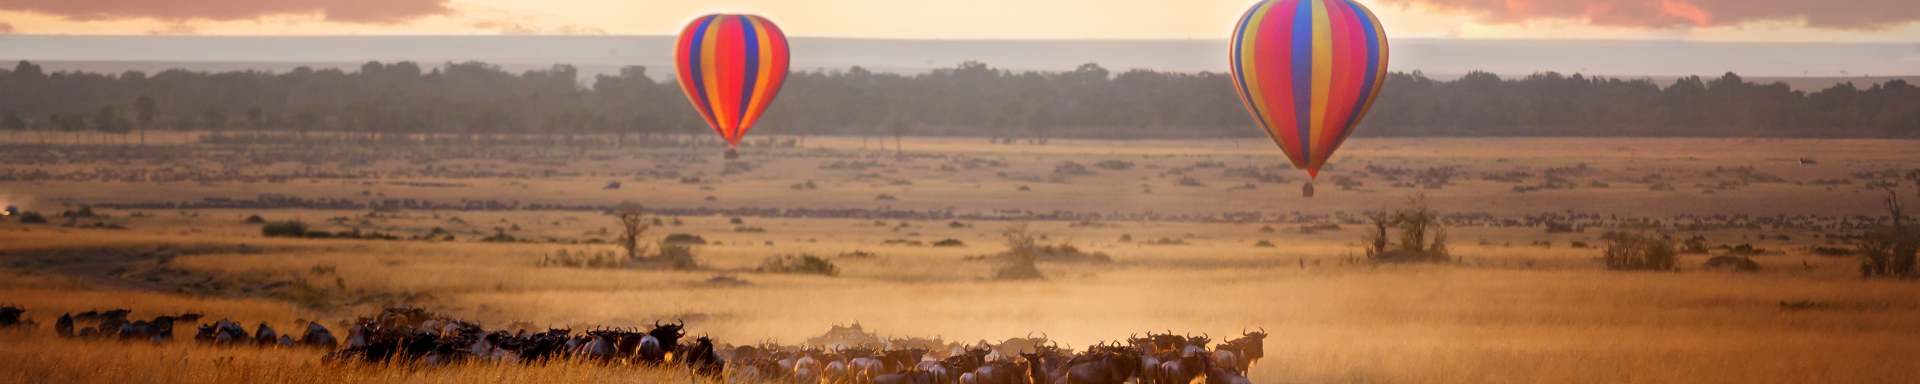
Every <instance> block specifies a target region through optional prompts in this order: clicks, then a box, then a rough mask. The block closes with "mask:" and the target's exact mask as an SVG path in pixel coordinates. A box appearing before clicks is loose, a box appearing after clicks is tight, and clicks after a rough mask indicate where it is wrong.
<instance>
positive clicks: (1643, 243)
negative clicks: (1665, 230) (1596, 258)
mask: <svg viewBox="0 0 1920 384" xmlns="http://www.w3.org/2000/svg"><path fill="white" fill-rule="evenodd" d="M1600 238H1602V239H1606V240H1607V249H1606V251H1605V253H1604V254H1603V257H1602V258H1603V259H1604V261H1606V264H1607V269H1615V270H1643V271H1670V270H1673V267H1674V264H1675V261H1678V256H1679V254H1680V252H1679V251H1678V250H1676V249H1674V246H1673V242H1671V241H1668V240H1666V239H1662V238H1657V237H1652V236H1645V235H1638V234H1632V233H1624V232H1609V233H1607V234H1605V235H1601V236H1600Z"/></svg>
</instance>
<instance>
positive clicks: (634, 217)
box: [607, 203, 649, 260]
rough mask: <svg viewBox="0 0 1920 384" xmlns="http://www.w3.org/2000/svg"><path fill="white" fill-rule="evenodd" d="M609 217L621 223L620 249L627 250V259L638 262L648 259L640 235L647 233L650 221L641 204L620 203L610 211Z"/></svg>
mask: <svg viewBox="0 0 1920 384" xmlns="http://www.w3.org/2000/svg"><path fill="white" fill-rule="evenodd" d="M607 214H608V215H611V216H613V218H614V220H617V221H619V223H620V239H619V240H618V241H619V243H618V244H619V245H620V248H624V249H626V250H627V258H628V259H633V260H638V259H642V258H645V257H646V254H647V248H646V246H645V245H641V244H640V235H641V234H644V233H646V232H647V228H648V227H649V225H648V223H649V221H648V220H647V219H646V214H645V212H643V209H642V208H641V206H640V204H635V203H620V205H618V206H614V207H613V209H612V210H610V211H608V213H607Z"/></svg>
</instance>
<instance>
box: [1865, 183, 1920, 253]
mask: <svg viewBox="0 0 1920 384" xmlns="http://www.w3.org/2000/svg"><path fill="white" fill-rule="evenodd" d="M1906 178H1907V179H1908V180H1911V181H1913V182H1914V184H1915V188H1916V189H1920V170H1915V171H1913V172H1910V173H1908V174H1907V175H1906ZM1885 190H1886V192H1887V196H1886V197H1885V198H1883V200H1882V202H1883V204H1885V206H1886V207H1887V214H1888V215H1889V219H1890V222H1891V224H1892V226H1890V227H1887V228H1884V229H1880V230H1876V231H1872V232H1869V233H1867V234H1865V235H1864V236H1861V237H1860V241H1859V243H1857V244H1856V245H1855V247H1856V248H1857V249H1858V250H1859V253H1860V256H1861V259H1860V276H1861V277H1866V278H1872V277H1882V276H1884V277H1893V278H1898V279H1909V278H1914V277H1920V270H1916V264H1920V263H1917V262H1916V257H1917V256H1920V230H1915V229H1914V228H1909V227H1908V226H1907V225H1906V212H1905V211H1904V210H1903V207H1902V206H1901V204H1900V194H1899V190H1898V187H1897V186H1896V185H1886V186H1885ZM1916 193H1920V191H1917V192H1916Z"/></svg>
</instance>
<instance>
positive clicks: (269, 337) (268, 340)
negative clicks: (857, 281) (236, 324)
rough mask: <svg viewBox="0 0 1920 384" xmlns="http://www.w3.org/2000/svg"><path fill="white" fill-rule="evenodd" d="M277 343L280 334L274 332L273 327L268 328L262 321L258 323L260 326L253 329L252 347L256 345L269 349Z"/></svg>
mask: <svg viewBox="0 0 1920 384" xmlns="http://www.w3.org/2000/svg"><path fill="white" fill-rule="evenodd" d="M279 342H280V333H279V332H274V331H273V327H272V326H268V325H267V322H265V321H262V322H260V326H257V327H254V328H253V344H254V345H258V346H262V347H271V346H274V344H276V343H279Z"/></svg>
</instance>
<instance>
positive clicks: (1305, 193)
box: [1300, 181, 1313, 197]
mask: <svg viewBox="0 0 1920 384" xmlns="http://www.w3.org/2000/svg"><path fill="white" fill-rule="evenodd" d="M1300 197H1313V182H1311V181H1309V182H1307V184H1306V185H1301V186H1300Z"/></svg>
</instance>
